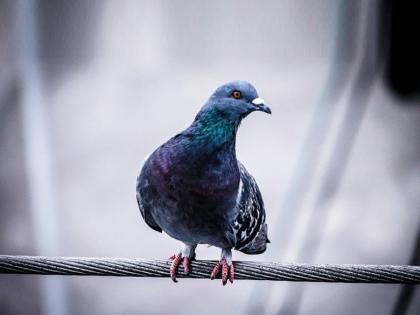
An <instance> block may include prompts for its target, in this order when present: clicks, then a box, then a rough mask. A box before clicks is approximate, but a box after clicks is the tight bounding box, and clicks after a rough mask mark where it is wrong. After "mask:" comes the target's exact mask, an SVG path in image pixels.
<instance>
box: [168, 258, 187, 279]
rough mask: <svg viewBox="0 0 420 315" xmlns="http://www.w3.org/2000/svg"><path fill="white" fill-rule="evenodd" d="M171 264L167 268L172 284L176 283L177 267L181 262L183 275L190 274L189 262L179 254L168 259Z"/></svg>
mask: <svg viewBox="0 0 420 315" xmlns="http://www.w3.org/2000/svg"><path fill="white" fill-rule="evenodd" d="M169 259H170V260H171V261H172V262H171V267H170V268H169V271H170V275H171V279H172V281H173V282H178V280H177V279H176V271H177V269H178V266H179V265H180V263H181V261H182V266H183V267H184V273H185V274H189V273H190V264H191V260H192V259H190V258H189V257H188V256H185V257H182V255H181V253H179V254H177V255H173V256H171V257H170V258H169Z"/></svg>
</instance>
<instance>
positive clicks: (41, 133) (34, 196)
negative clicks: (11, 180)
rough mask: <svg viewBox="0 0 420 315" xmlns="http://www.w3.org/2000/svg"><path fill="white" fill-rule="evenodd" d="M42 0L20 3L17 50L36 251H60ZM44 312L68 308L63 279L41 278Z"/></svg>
mask: <svg viewBox="0 0 420 315" xmlns="http://www.w3.org/2000/svg"><path fill="white" fill-rule="evenodd" d="M39 4H40V3H39V2H38V1H36V0H19V1H18V2H16V5H17V18H16V21H17V25H16V29H17V47H16V49H17V54H18V67H19V80H20V86H21V114H22V127H23V135H24V145H25V161H26V168H27V179H28V186H29V187H28V188H29V194H30V196H29V197H30V198H29V199H30V203H31V212H32V220H33V227H34V233H35V244H36V251H37V253H39V254H42V255H58V254H59V251H58V232H57V219H56V204H55V198H54V196H55V192H54V184H53V171H52V157H51V143H50V130H49V124H48V119H47V113H46V108H45V100H44V93H43V80H42V75H41V69H40V62H39V47H38V43H39V41H40V36H39V34H38V32H39V31H38V30H39V29H38V21H37V17H38V12H39ZM40 291H41V292H40V293H41V298H42V306H43V312H42V313H43V314H47V315H65V314H66V312H67V308H66V304H65V294H64V285H63V279H62V278H61V277H57V278H50V277H46V278H43V279H41V290H40Z"/></svg>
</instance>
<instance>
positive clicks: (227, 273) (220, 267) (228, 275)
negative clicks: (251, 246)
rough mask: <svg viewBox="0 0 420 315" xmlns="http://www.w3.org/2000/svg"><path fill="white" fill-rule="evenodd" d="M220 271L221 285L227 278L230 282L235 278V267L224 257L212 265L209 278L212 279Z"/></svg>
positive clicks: (224, 283)
mask: <svg viewBox="0 0 420 315" xmlns="http://www.w3.org/2000/svg"><path fill="white" fill-rule="evenodd" d="M220 271H222V284H223V285H226V283H227V281H228V280H229V281H230V283H233V279H234V278H235V268H234V267H233V264H232V263H231V264H230V265H229V264H228V262H227V261H226V259H224V258H222V259H221V260H220V261H219V262H218V263H217V264H216V266H214V268H213V271H212V272H211V274H210V279H211V280H214V279H215V278H216V276H217V275H218V274H219V273H220Z"/></svg>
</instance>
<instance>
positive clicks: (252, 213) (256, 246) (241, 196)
mask: <svg viewBox="0 0 420 315" xmlns="http://www.w3.org/2000/svg"><path fill="white" fill-rule="evenodd" d="M238 166H239V170H240V179H241V180H240V184H239V191H238V195H237V207H238V209H239V212H238V215H237V217H236V220H235V223H234V227H233V228H234V230H235V231H236V245H235V249H237V250H240V251H242V252H244V253H247V254H259V253H261V252H263V251H264V250H265V246H266V243H267V242H268V239H267V235H266V230H267V228H266V224H265V223H264V222H265V210H264V202H263V199H262V196H261V193H260V190H259V188H258V185H257V182H256V181H255V179H254V178H253V177H252V176H251V174H249V173H248V171H247V170H246V169H245V167H244V166H243V165H242V164H241V163H240V162H239V161H238ZM260 231H261V232H260Z"/></svg>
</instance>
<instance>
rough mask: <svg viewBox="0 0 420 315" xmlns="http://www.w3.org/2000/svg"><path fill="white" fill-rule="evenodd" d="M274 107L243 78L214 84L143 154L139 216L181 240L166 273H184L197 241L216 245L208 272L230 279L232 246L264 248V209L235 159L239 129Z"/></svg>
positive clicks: (242, 249) (256, 250)
mask: <svg viewBox="0 0 420 315" xmlns="http://www.w3.org/2000/svg"><path fill="white" fill-rule="evenodd" d="M257 111H259V112H265V113H268V114H271V109H270V108H269V107H268V106H267V105H265V103H264V100H263V99H262V98H260V97H259V96H258V93H257V91H256V89H255V88H254V86H253V85H252V84H251V83H249V82H246V81H232V82H228V83H226V84H224V85H222V86H220V87H218V88H217V89H216V90H215V91H214V92H213V94H211V96H210V98H209V99H208V100H207V102H206V103H205V104H204V105H203V106H202V108H201V109H200V111H199V112H198V114H197V115H196V117H195V119H194V121H193V122H192V124H191V125H190V126H189V127H188V128H186V129H185V130H184V131H182V132H180V133H178V134H177V135H175V136H174V137H172V138H170V139H169V140H168V141H167V142H165V143H163V144H162V145H161V146H159V147H158V148H157V149H156V150H155V151H154V152H153V153H151V154H150V155H149V156H148V157H146V159H145V161H144V163H143V165H142V167H141V169H140V173H139V175H138V177H137V181H136V198H137V204H138V207H139V209H140V213H141V216H142V217H143V219H144V221H145V222H146V224H147V225H148V226H149V227H150V228H152V229H153V230H155V231H158V232H162V231H163V232H165V233H166V234H167V235H169V236H170V237H172V238H174V239H176V240H179V241H181V242H182V243H183V244H184V246H183V248H182V249H181V250H180V251H179V252H178V253H176V254H175V255H173V256H171V257H170V260H171V265H170V268H169V273H170V277H171V278H172V280H173V281H174V282H177V279H176V274H177V268H178V266H179V265H181V264H182V266H183V268H184V272H185V273H186V274H188V273H189V271H190V263H191V261H192V260H194V259H195V250H196V248H197V245H199V244H207V245H210V246H215V247H218V248H220V249H221V258H220V261H219V262H218V263H217V264H216V265H215V266H214V268H213V269H212V272H211V274H210V278H211V279H212V280H213V279H215V278H216V277H217V276H218V275H219V274H220V273H221V278H222V284H223V285H225V284H226V283H227V281H228V280H229V281H230V282H231V283H233V280H234V275H235V269H234V265H233V262H232V249H235V250H238V251H240V252H242V253H245V254H261V253H263V252H265V250H266V248H267V243H270V241H269V239H268V236H267V224H266V222H265V219H266V214H265V208H264V202H263V199H262V195H261V192H260V190H259V188H258V185H257V183H256V181H255V179H254V178H253V177H252V176H251V174H250V173H249V172H248V171H247V170H246V168H245V167H244V166H243V164H242V163H240V162H239V161H238V160H237V158H236V133H237V131H238V127H239V125H240V123H241V121H242V119H244V118H245V117H246V116H248V115H249V114H250V113H252V112H257Z"/></svg>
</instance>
